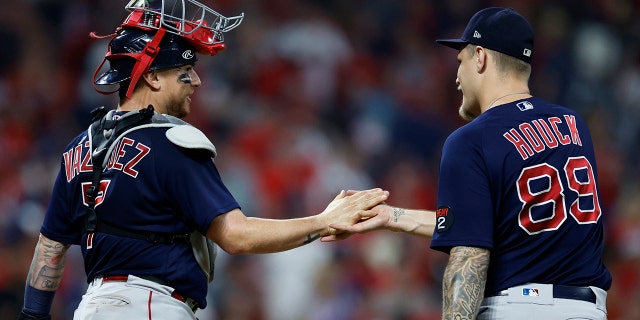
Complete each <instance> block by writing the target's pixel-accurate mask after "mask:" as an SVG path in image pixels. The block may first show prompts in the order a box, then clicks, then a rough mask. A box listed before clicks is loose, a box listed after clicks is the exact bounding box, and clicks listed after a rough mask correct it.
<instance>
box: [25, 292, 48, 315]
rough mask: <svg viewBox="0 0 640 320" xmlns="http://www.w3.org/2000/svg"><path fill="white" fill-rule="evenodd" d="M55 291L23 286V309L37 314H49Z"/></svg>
mask: <svg viewBox="0 0 640 320" xmlns="http://www.w3.org/2000/svg"><path fill="white" fill-rule="evenodd" d="M55 294H56V292H55V291H44V290H38V289H36V288H34V287H32V286H30V285H26V286H25V288H24V307H23V310H25V311H27V312H29V313H31V314H38V315H45V314H49V312H50V311H51V304H52V303H53V296H54V295H55Z"/></svg>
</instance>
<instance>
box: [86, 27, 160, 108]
mask: <svg viewBox="0 0 640 320" xmlns="http://www.w3.org/2000/svg"><path fill="white" fill-rule="evenodd" d="M166 33H167V30H166V29H164V28H160V29H158V32H156V34H155V35H154V36H153V40H151V41H149V42H147V44H146V45H145V46H144V48H142V51H141V52H139V53H122V54H112V53H111V52H110V51H109V52H107V54H106V55H105V56H104V58H102V62H100V65H98V68H96V71H94V72H93V79H92V81H91V84H92V85H93V88H94V89H95V90H96V91H97V92H98V93H101V94H111V93H114V92H116V91H118V90H117V89H116V90H113V91H104V90H100V89H99V88H98V87H97V86H96V77H97V76H98V73H99V72H100V69H102V66H104V63H105V62H106V61H107V59H109V58H110V57H111V58H118V57H120V56H122V57H124V56H126V57H130V58H133V59H135V60H136V64H135V65H134V66H133V70H132V71H131V81H130V82H129V88H128V89H127V94H126V96H127V98H129V99H130V98H131V95H132V94H133V90H134V89H135V87H136V84H137V83H138V81H139V80H140V77H142V75H143V74H145V73H146V72H147V71H149V67H151V64H152V63H153V60H154V59H155V58H156V56H157V55H158V53H159V52H160V42H161V41H162V38H164V35H165V34H166ZM116 34H117V31H116V33H114V34H111V35H107V36H98V35H96V34H95V33H93V32H92V33H91V34H90V36H91V37H92V38H95V39H104V38H107V37H112V38H111V41H113V39H114V38H115V36H116ZM111 41H109V45H108V46H107V47H111Z"/></svg>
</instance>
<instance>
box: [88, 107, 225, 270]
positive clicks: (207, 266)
mask: <svg viewBox="0 0 640 320" xmlns="http://www.w3.org/2000/svg"><path fill="white" fill-rule="evenodd" d="M106 117H107V118H108V119H112V118H113V111H110V112H109V113H107V115H106ZM161 127H168V128H169V129H167V131H166V133H165V135H166V137H167V139H168V140H169V141H171V143H173V144H175V145H176V146H179V147H182V148H186V149H201V150H206V151H209V153H210V155H211V160H212V161H213V158H215V156H216V155H217V152H216V147H215V146H214V145H213V143H211V141H210V140H209V138H207V136H206V135H205V134H204V133H202V131H200V130H198V129H197V128H196V127H194V126H192V125H190V124H189V123H187V122H185V121H183V120H180V119H178V118H176V117H173V116H169V115H164V114H163V115H161V114H157V113H156V114H153V116H152V117H151V121H150V122H148V123H145V124H141V125H138V126H135V127H132V128H130V129H128V130H126V131H124V132H122V133H121V134H120V135H119V136H118V137H117V138H116V139H115V141H118V140H120V139H122V138H123V137H124V135H126V134H128V133H130V132H132V131H135V130H139V129H143V128H161ZM89 140H90V141H91V140H92V139H91V136H90V137H89ZM115 145H116V143H112V144H111V145H110V146H109V147H108V150H107V152H106V154H111V152H112V151H113V148H114V147H115ZM92 150H93V148H92ZM108 160H109V157H105V159H104V161H103V162H104V164H103V167H104V165H105V164H106V162H107V161H108ZM189 242H190V244H191V248H192V250H193V255H194V257H195V259H196V261H197V263H198V266H200V269H201V270H202V272H203V273H204V274H205V276H206V278H207V281H208V282H211V281H213V275H214V274H213V273H214V265H215V259H216V254H217V245H216V244H215V243H214V242H213V241H212V240H211V239H209V238H207V237H206V236H205V235H203V234H202V233H200V232H199V231H197V230H194V231H193V232H192V233H191V234H190V235H189Z"/></svg>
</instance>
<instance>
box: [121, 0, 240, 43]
mask: <svg viewBox="0 0 640 320" xmlns="http://www.w3.org/2000/svg"><path fill="white" fill-rule="evenodd" d="M125 9H127V10H129V11H131V14H130V15H129V17H128V18H127V20H126V21H125V23H124V24H123V25H126V26H131V27H137V28H141V29H145V30H149V29H160V28H163V29H166V30H167V32H169V33H173V34H176V35H179V36H181V37H183V38H185V40H187V41H189V42H190V43H191V45H193V46H194V47H195V48H196V50H197V51H198V52H199V53H201V54H208V55H214V54H216V53H217V52H218V51H221V50H224V36H223V33H224V32H227V31H230V30H232V29H233V28H235V27H237V26H238V25H240V23H241V22H242V19H243V18H244V13H243V14H240V15H238V16H235V17H225V16H223V15H222V14H220V13H218V12H216V11H214V10H212V9H211V8H208V7H207V6H205V5H203V4H201V3H199V2H197V1H195V0H131V1H129V3H128V4H127V5H126V6H125Z"/></svg>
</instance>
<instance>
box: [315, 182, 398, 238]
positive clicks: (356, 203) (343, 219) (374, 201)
mask: <svg viewBox="0 0 640 320" xmlns="http://www.w3.org/2000/svg"><path fill="white" fill-rule="evenodd" d="M388 197H389V192H388V191H385V190H382V189H380V188H374V189H369V190H362V191H353V190H349V191H344V190H343V191H341V192H340V193H339V194H338V195H337V196H336V197H335V198H334V199H333V201H331V203H329V205H328V206H327V208H326V209H325V210H324V211H323V212H322V213H320V214H319V215H318V218H320V219H321V220H322V221H323V223H325V225H326V226H327V228H326V230H325V231H323V232H321V233H320V236H321V237H324V236H328V235H335V234H337V233H338V231H337V230H336V229H334V228H331V227H329V225H331V224H335V225H339V226H341V225H352V224H354V223H356V222H358V221H359V220H361V219H362V216H367V214H366V213H364V211H366V210H368V209H370V208H371V207H373V206H375V205H378V204H380V203H382V202H384V201H385V200H387V198H388Z"/></svg>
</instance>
